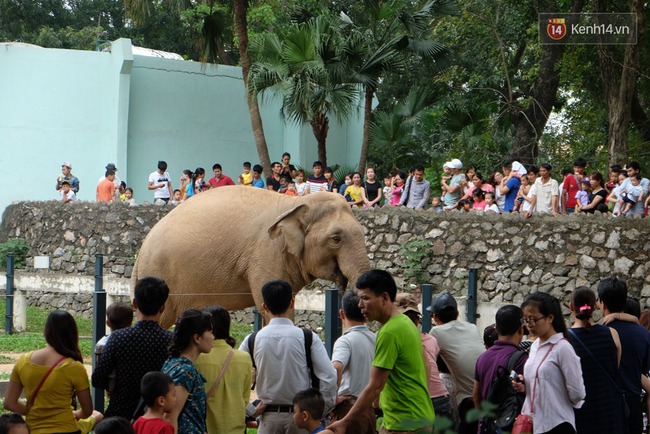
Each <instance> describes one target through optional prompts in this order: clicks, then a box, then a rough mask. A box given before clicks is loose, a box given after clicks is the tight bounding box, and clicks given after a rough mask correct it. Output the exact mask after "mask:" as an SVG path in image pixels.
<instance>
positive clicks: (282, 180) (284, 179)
mask: <svg viewBox="0 0 650 434" xmlns="http://www.w3.org/2000/svg"><path fill="white" fill-rule="evenodd" d="M287 187H289V181H288V180H287V177H286V176H281V177H280V189H279V190H278V193H280V194H285V193H286V192H287Z"/></svg>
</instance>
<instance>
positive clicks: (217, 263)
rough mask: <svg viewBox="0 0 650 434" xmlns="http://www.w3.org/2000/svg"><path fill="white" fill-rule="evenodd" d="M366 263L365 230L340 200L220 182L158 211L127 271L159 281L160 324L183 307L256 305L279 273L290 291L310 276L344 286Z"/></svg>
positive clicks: (165, 323)
mask: <svg viewBox="0 0 650 434" xmlns="http://www.w3.org/2000/svg"><path fill="white" fill-rule="evenodd" d="M369 269H370V261H369V259H368V254H367V252H366V247H365V237H364V232H363V228H362V226H361V224H360V223H359V222H358V220H357V219H356V217H355V216H354V214H353V213H352V211H351V210H350V206H349V205H348V204H347V202H346V200H345V199H344V198H343V197H342V196H341V195H339V194H335V193H328V192H319V193H315V194H309V195H306V196H301V197H295V196H285V195H283V194H278V193H276V192H274V191H270V190H265V189H259V188H253V187H242V186H226V187H219V188H215V189H211V190H208V191H206V192H202V193H200V194H197V195H195V196H193V197H191V198H190V199H188V200H187V201H185V202H184V203H182V204H180V205H178V206H176V208H174V209H173V210H172V211H170V212H169V213H168V214H167V215H166V216H165V217H163V218H162V219H161V220H160V221H159V222H158V223H157V224H156V225H154V227H153V228H152V229H151V231H150V232H149V233H148V234H147V236H146V238H145V239H144V241H143V243H142V246H141V248H140V251H139V253H138V255H137V258H136V262H135V265H134V269H133V273H132V277H131V294H133V288H134V287H135V282H136V281H137V280H138V279H139V278H142V277H146V276H157V277H161V278H162V279H164V280H165V281H166V282H167V285H168V286H169V288H170V295H169V299H168V301H167V304H166V306H165V310H164V311H163V314H162V317H161V321H160V322H161V325H162V326H163V327H165V328H168V327H170V326H171V325H172V324H174V321H175V320H176V318H177V317H178V316H179V315H180V313H181V312H182V311H183V310H186V309H190V308H200V307H203V306H208V305H214V304H218V305H221V306H223V307H224V308H226V309H228V310H239V309H244V308H246V307H250V306H253V305H256V306H257V307H258V309H260V312H262V311H263V310H262V294H261V289H262V286H263V285H264V283H266V282H267V281H269V280H272V279H284V280H286V281H288V282H289V283H290V284H291V286H292V288H293V289H294V295H295V293H296V292H298V291H299V290H300V289H302V288H303V287H304V286H305V285H307V284H309V283H310V282H313V281H314V280H316V279H325V280H330V281H333V282H336V283H337V284H338V286H339V288H341V290H345V288H346V287H347V284H348V283H350V284H351V285H352V287H354V286H353V285H354V283H355V282H356V280H357V278H358V277H359V276H360V275H361V274H362V273H364V272H365V271H367V270H369Z"/></svg>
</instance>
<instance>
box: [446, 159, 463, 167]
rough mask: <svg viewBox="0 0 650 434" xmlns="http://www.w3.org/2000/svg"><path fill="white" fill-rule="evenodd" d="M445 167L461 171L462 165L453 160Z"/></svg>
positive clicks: (457, 160) (458, 161)
mask: <svg viewBox="0 0 650 434" xmlns="http://www.w3.org/2000/svg"><path fill="white" fill-rule="evenodd" d="M447 167H450V168H452V169H462V168H463V163H462V162H461V161H460V160H459V159H458V158H454V159H453V160H451V161H450V162H449V163H447Z"/></svg>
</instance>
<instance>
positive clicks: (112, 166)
mask: <svg viewBox="0 0 650 434" xmlns="http://www.w3.org/2000/svg"><path fill="white" fill-rule="evenodd" d="M106 170H113V171H115V172H117V167H115V164H113V163H108V164H107V165H106Z"/></svg>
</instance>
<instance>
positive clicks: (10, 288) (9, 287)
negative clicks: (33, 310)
mask: <svg viewBox="0 0 650 434" xmlns="http://www.w3.org/2000/svg"><path fill="white" fill-rule="evenodd" d="M5 276H6V279H7V284H6V295H7V297H6V299H5V303H6V305H5V308H6V310H5V333H6V334H8V335H10V334H12V333H13V332H14V254H13V253H7V274H6V275H5Z"/></svg>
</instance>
